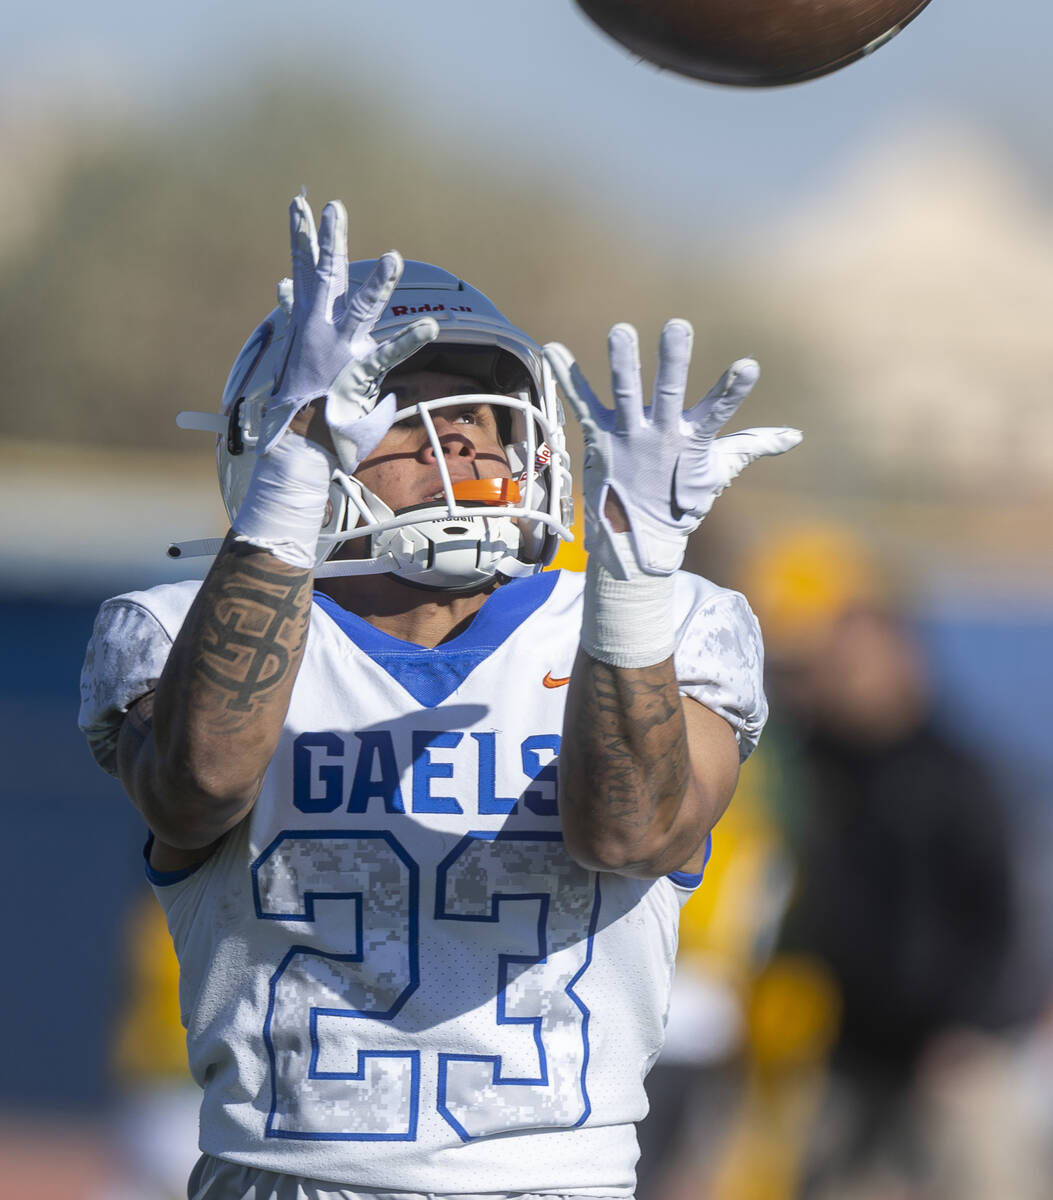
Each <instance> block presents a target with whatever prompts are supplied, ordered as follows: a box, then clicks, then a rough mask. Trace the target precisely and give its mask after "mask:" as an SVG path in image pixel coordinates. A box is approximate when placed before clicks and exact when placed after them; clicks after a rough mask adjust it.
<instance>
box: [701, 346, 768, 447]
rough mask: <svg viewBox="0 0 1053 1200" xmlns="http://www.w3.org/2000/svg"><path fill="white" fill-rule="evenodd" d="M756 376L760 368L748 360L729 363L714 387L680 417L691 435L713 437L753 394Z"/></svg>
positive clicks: (743, 359)
mask: <svg viewBox="0 0 1053 1200" xmlns="http://www.w3.org/2000/svg"><path fill="white" fill-rule="evenodd" d="M759 375H760V367H759V366H758V365H757V363H756V362H755V361H754V360H753V359H752V358H740V359H738V360H737V361H736V362H733V363H732V364H731V366H730V367H728V369H727V370H726V371H725V372H724V374H723V375H722V376H721V377H720V379H719V380H718V381H717V383H716V385H715V386H714V387H713V388H711V389H710V390H709V391H708V392H707V393H706V394H705V396H703V397H702V399H701V400H699V402H698V403H697V404H696V405H695V406H694V407H693V408H689V409H688V410H687V411H686V412H685V413H684V418H685V419H686V420H687V421H689V422H690V423H691V425H692V426H693V431H694V433H695V434H696V435H699V436H702V437H713V436H715V435H716V434H717V433H718V432H719V431H720V430H721V429H722V428H723V427H724V426H725V425H726V424H727V423H728V421H730V420H731V418H732V416H733V415H734V414H735V411H736V409H737V408H738V407H739V405H740V404H741V403H742V402H743V400H745V399H746V397H747V396H748V395H749V394H750V392H751V391H752V390H753V385H754V384H755V383H756V382H757V378H758V376H759Z"/></svg>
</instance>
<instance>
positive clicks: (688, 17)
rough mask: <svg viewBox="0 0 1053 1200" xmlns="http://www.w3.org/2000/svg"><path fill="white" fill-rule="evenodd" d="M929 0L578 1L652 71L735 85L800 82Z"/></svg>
mask: <svg viewBox="0 0 1053 1200" xmlns="http://www.w3.org/2000/svg"><path fill="white" fill-rule="evenodd" d="M928 3H929V0H577V4H578V7H579V8H580V9H581V10H582V11H583V12H584V13H585V15H586V16H587V17H589V19H590V20H592V21H593V22H595V24H597V25H598V26H599V27H600V28H601V29H602V30H604V31H605V32H606V33H608V34H610V36H611V37H612V38H614V39H615V40H616V41H619V42H621V44H622V45H623V46H625V47H627V48H628V49H629V50H632V51H633V52H634V53H635V54H638V55H640V57H641V58H646V59H647V60H648V61H649V62H652V63H654V64H656V65H657V66H659V67H665V68H667V69H668V70H670V71H676V72H677V73H678V74H680V75H687V76H690V77H691V78H693V79H704V80H707V81H709V82H711V83H726V84H734V85H737V86H739V87H775V86H777V85H780V84H785V83H800V82H802V81H803V80H805V79H814V78H815V77H816V76H817V75H826V74H827V73H828V72H830V71H836V70H837V69H838V68H839V67H843V66H845V65H847V64H848V63H850V62H854V61H855V60H856V59H857V58H862V57H863V55H865V54H870V53H872V52H873V51H874V50H877V49H878V48H879V47H880V46H883V45H884V44H885V43H886V42H887V41H889V39H890V38H892V37H894V36H895V35H896V34H897V33H899V31H900V30H901V29H902V28H903V27H904V26H905V25H906V24H907V23H908V22H910V21H912V20H913V19H914V18H915V17H916V16H917V15H918V13H920V12H921V10H922V9H923V8H925V6H926V5H927V4H928Z"/></svg>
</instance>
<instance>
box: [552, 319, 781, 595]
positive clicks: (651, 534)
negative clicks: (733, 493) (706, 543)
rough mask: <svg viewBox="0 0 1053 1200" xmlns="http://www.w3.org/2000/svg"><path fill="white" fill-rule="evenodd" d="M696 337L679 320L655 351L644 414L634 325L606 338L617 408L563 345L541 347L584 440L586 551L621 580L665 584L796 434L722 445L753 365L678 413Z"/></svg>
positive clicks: (772, 432) (762, 434)
mask: <svg viewBox="0 0 1053 1200" xmlns="http://www.w3.org/2000/svg"><path fill="white" fill-rule="evenodd" d="M693 337H694V334H693V331H692V329H691V326H690V324H689V323H688V322H687V321H684V320H681V319H674V320H672V321H669V322H667V323H666V325H665V328H664V329H663V330H662V336H661V340H660V342H659V346H658V371H657V374H656V377H655V384H654V391H653V394H652V397H651V404H650V405H649V406H648V407H645V406H644V401H643V382H642V378H641V371H640V349H639V340H638V338H637V333H636V330H635V329H634V328H633V326H632V325H626V324H618V325H615V326H614V327H613V329H611V331H610V334H609V336H608V339H607V346H608V351H609V354H610V363H611V386H612V389H613V392H614V409H613V410H612V409H609V408H606V407H604V406H603V405H602V404H601V403H600V402H599V400H598V399H597V398H596V395H595V393H594V392H593V390H592V388H591V387H589V384H588V382H587V381H586V379H585V377H584V375H582V373H581V370H580V369H579V367H578V365H577V363H576V362H575V360H574V357H573V355H572V354H571V353H570V351H569V350H567V348H566V347H565V346H562V345H560V344H559V343H555V342H553V343H550V344H549V345H547V346H546V347H545V348H544V353H545V357H546V359H547V360H548V362H549V364H550V365H551V367H552V370H553V373H554V374H555V376H556V380H557V381H558V383H559V385H560V387H561V388H562V390H563V392H564V394H565V395H566V397H567V400H568V401H569V403H570V406H571V408H572V409H573V410H574V413H575V416H576V417H577V418H578V421H579V423H580V425H581V428H582V432H583V433H584V435H585V472H584V482H583V487H584V493H585V522H586V526H585V546H586V549H587V550H588V551H589V552H590V554H593V555H595V556H597V558H598V561H599V563H600V564H601V565H602V566H604V567H606V569H607V570H608V571H609V572H610V573H611V574H612V575H613V576H614V577H615V578H617V579H629V578H632V577H633V576H634V575H638V574H639V573H640V572H641V571H642V572H643V573H644V574H646V575H671V574H672V573H673V572H674V571H676V570H677V569H678V568H679V566H680V564H681V563H682V562H683V559H684V552H685V550H686V548H687V539H688V537H689V535H690V534H691V533H693V532H694V531H695V530H696V529H697V528H698V526H699V525H700V524H701V522H702V519H703V517H705V515H706V514H707V513H708V512H709V510H710V508H712V506H713V502H714V500H716V498H717V496H719V495H720V493H721V492H722V491H723V490H724V489H725V488H726V487H727V486H728V484H729V483H731V481H732V480H733V479H734V478H735V477H736V476H737V475H738V474H739V473H740V472H741V471H742V470H743V469H744V468H745V467H746V466H748V465H749V464H750V463H751V462H753V460H754V459H755V458H760V457H761V456H763V455H767V454H782V453H783V452H784V451H786V450H790V449H791V448H792V447H794V446H796V445H797V444H798V442H800V440H801V437H802V434H801V432H800V430H797V429H789V428H784V427H780V428H761V429H744V430H743V431H742V432H741V433H733V434H729V435H728V436H726V437H718V436H717V434H718V433H719V432H720V430H721V429H722V428H723V426H724V425H725V424H726V423H727V422H728V421H729V420H730V419H731V417H732V415H733V414H734V413H735V411H736V409H737V408H738V407H739V405H740V404H741V403H742V401H743V400H744V399H745V398H746V396H747V395H748V394H749V392H750V390H751V389H752V387H753V385H754V384H755V383H756V381H757V377H758V375H759V374H760V368H759V367H758V365H757V363H756V362H754V360H753V359H751V358H742V359H739V360H738V361H737V362H735V363H732V365H731V366H730V367H729V368H728V370H727V371H726V372H725V373H724V375H723V376H722V377H721V379H720V381H719V382H718V383H717V384H716V386H715V387H714V388H712V390H711V391H709V392H708V393H707V394H706V395H705V396H704V397H703V398H702V399H701V400H700V401H699V402H698V403H697V404H695V405H693V406H692V407H690V408H687V409H685V408H684V395H685V392H686V389H687V373H688V367H689V365H690V362H691V344H692V340H693ZM609 493H613V494H614V496H616V497H617V499H618V501H620V503H621V506H622V508H623V509H624V510H625V514H626V517H627V519H628V523H629V544H630V546H631V550H632V558H633V559H634V560H635V561H634V562H633V561H628V556H627V555H626V551H625V548H624V546H623V545H619V540H622V541H624V539H619V538H617V537H616V536H615V534H614V530H613V529H612V527H611V524H610V521H609V519H608V517H607V515H606V511H605V510H606V506H607V501H608V495H609Z"/></svg>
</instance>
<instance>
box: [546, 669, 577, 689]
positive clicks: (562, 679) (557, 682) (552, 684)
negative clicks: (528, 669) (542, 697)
mask: <svg viewBox="0 0 1053 1200" xmlns="http://www.w3.org/2000/svg"><path fill="white" fill-rule="evenodd" d="M541 682H542V683H543V684H544V685H545V687H547V688H557V687H566V686H567V684H568V683H570V676H569V675H553V674H552V672H551V671H549V672H548V674H547V675H546V676H545V678H544V679H542V681H541Z"/></svg>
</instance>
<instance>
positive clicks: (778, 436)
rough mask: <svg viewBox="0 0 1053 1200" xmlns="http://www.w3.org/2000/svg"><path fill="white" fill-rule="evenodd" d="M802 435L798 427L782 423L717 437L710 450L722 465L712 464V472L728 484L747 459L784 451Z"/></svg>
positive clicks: (740, 470)
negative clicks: (781, 425)
mask: <svg viewBox="0 0 1053 1200" xmlns="http://www.w3.org/2000/svg"><path fill="white" fill-rule="evenodd" d="M803 437H804V434H803V433H802V432H801V431H800V430H799V429H791V428H789V427H788V426H784V427H765V428H761V429H743V430H741V431H740V432H739V433H732V434H729V435H728V436H727V437H722V438H717V440H716V441H715V442H714V443H713V446H712V448H711V453H712V454H713V455H714V456H715V457H716V459H717V460H718V461H719V463H720V464H722V466H717V465H716V463H714V473H715V474H716V475H718V476H720V477H721V478H723V479H724V480H725V481H726V482H728V483H730V482H731V480H733V479H734V478H735V477H736V476H738V475H739V474H741V472H742V471H744V470H745V469H746V467H748V466H749V465H750V463H751V462H754V461H755V460H756V459H758V458H764V457H765V456H767V455H771V454H785V453H786V451H787V450H792V449H793V448H794V446H796V445H799V444H800V442H801V439H802V438H803Z"/></svg>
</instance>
